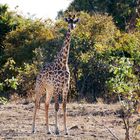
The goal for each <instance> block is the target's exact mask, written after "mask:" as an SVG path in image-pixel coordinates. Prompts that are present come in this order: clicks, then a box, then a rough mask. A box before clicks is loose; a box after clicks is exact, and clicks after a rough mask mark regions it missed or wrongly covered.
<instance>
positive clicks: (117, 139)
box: [93, 118, 120, 140]
mask: <svg viewBox="0 0 140 140" xmlns="http://www.w3.org/2000/svg"><path fill="white" fill-rule="evenodd" d="M93 120H94V121H95V122H96V124H99V125H100V126H104V128H106V129H107V130H108V131H109V132H110V133H111V135H112V136H113V137H114V138H115V139H116V140H120V139H119V138H118V137H117V136H116V135H115V134H114V133H113V132H112V130H111V129H109V128H108V127H107V126H105V125H104V124H100V123H99V122H98V121H97V120H95V119H94V118H93Z"/></svg>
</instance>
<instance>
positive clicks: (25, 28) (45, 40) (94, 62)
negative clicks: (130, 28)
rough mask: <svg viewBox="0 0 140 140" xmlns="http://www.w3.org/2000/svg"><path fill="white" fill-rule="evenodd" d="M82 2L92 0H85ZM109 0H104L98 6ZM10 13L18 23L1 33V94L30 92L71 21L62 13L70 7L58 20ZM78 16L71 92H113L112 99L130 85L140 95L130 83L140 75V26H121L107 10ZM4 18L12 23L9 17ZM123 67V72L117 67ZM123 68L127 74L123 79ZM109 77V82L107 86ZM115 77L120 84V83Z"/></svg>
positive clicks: (93, 94) (85, 94) (80, 94)
mask: <svg viewBox="0 0 140 140" xmlns="http://www.w3.org/2000/svg"><path fill="white" fill-rule="evenodd" d="M84 2H91V1H82V3H84ZM106 2H107V1H104V2H103V1H102V3H101V7H100V10H101V9H102V8H103V7H104V6H105V5H106ZM97 3H98V2H97V1H96V4H97ZM98 4H99V3H98ZM82 6H83V9H84V6H85V7H86V6H90V4H89V3H86V5H82ZM92 8H93V7H92ZM92 8H91V9H92ZM94 8H95V7H94ZM88 9H89V8H88ZM91 9H89V11H90V10H91ZM96 10H97V9H96ZM98 10H99V6H98ZM98 10H97V11H98ZM104 10H105V11H106V10H107V9H104ZM92 11H94V10H92ZM6 13H8V14H10V13H11V14H10V15H11V16H10V25H12V27H14V24H15V23H16V26H15V28H11V29H10V30H7V32H5V35H4V39H3V44H4V46H5V47H4V48H3V53H2V55H1V58H0V59H1V60H2V61H1V69H0V91H1V92H0V94H1V95H2V94H3V93H7V94H8V95H11V94H12V93H13V92H17V93H18V94H19V95H20V96H26V95H27V94H28V93H29V92H30V91H31V90H33V89H34V83H35V79H36V75H37V73H38V71H39V70H40V69H41V68H42V66H43V64H44V63H47V62H50V61H52V60H53V59H54V57H55V55H56V54H57V52H58V51H59V50H60V48H61V46H62V44H63V41H64V39H65V34H66V31H67V23H66V22H64V21H63V20H62V18H63V16H64V14H66V13H65V12H64V13H63V12H61V13H59V14H60V15H59V19H58V20H57V21H56V22H55V23H54V22H52V21H51V20H46V21H44V20H39V19H35V20H33V19H30V18H28V19H26V18H24V17H22V16H20V15H18V14H17V13H15V12H7V10H6ZM4 17H5V15H4V16H3V18H4ZM79 18H80V22H79V23H78V24H77V27H76V28H75V29H74V30H73V31H72V39H71V49H70V56H69V66H70V71H71V84H70V91H69V92H70V94H69V95H70V98H73V99H77V98H86V99H87V100H88V101H89V100H90V101H95V100H96V98H98V97H103V98H106V97H108V96H110V95H111V96H110V98H111V99H112V98H113V96H114V95H112V93H113V94H114V92H115V91H117V92H118V91H119V93H121V91H122V92H123V93H124V92H125V93H126V94H125V95H128V94H127V92H129V91H130V90H132V91H133V93H136V95H137V96H139V94H138V87H136V86H131V84H132V83H135V84H136V83H137V82H138V80H140V74H139V66H140V47H139V46H140V33H139V30H136V31H135V32H134V33H124V32H121V31H120V30H119V29H117V27H116V25H115V23H114V20H113V18H112V17H111V16H108V15H107V14H99V13H96V14H95V13H94V14H88V13H86V12H80V13H79ZM5 24H6V26H9V22H5ZM137 29H139V20H138V22H137ZM2 34H3V33H0V35H2ZM123 56H125V57H126V60H124V58H123ZM128 62H129V63H131V65H130V66H129V65H128V66H127V63H128ZM121 63H122V64H121ZM123 65H124V67H123ZM120 67H122V73H123V74H121V73H120V71H119V70H120ZM110 68H111V70H110ZM113 70H114V72H113ZM120 74H121V75H122V77H123V79H120ZM117 78H118V79H117ZM111 79H112V83H111ZM117 80H118V81H117ZM119 80H121V81H119ZM106 81H107V83H109V85H110V86H107V83H106ZM115 83H116V84H118V85H117V86H116V87H115ZM137 86H138V85H137ZM115 88H116V89H115ZM111 99H110V100H111Z"/></svg>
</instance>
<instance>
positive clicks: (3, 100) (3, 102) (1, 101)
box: [0, 97, 8, 104]
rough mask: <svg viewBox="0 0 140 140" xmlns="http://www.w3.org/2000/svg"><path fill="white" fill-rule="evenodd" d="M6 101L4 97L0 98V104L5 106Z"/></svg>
mask: <svg viewBox="0 0 140 140" xmlns="http://www.w3.org/2000/svg"><path fill="white" fill-rule="evenodd" d="M7 102H8V100H7V99H6V98H4V97H0V104H6V103H7Z"/></svg>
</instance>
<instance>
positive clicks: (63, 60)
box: [55, 29, 71, 68]
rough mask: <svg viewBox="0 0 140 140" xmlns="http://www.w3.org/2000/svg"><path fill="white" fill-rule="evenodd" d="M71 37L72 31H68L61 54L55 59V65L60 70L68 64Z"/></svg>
mask: <svg viewBox="0 0 140 140" xmlns="http://www.w3.org/2000/svg"><path fill="white" fill-rule="evenodd" d="M70 36H71V31H70V29H68V31H67V34H66V38H65V41H64V44H63V47H62V48H61V50H60V52H59V53H58V54H57V57H56V59H55V63H56V64H57V66H58V67H60V68H62V67H65V66H67V64H68V58H69V50H70V40H71V37H70Z"/></svg>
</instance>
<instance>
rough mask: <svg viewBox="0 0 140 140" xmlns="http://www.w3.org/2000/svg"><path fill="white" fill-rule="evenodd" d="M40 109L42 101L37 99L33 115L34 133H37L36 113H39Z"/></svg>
mask: <svg viewBox="0 0 140 140" xmlns="http://www.w3.org/2000/svg"><path fill="white" fill-rule="evenodd" d="M39 108H40V100H39V99H36V100H35V109H34V115H33V124H32V133H35V121H36V113H37V109H39Z"/></svg>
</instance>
